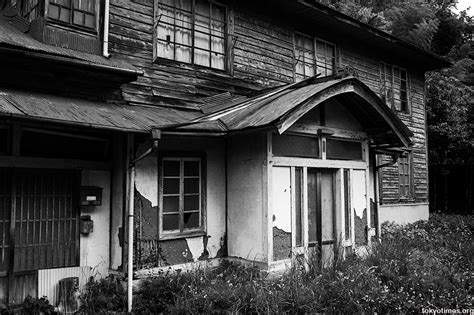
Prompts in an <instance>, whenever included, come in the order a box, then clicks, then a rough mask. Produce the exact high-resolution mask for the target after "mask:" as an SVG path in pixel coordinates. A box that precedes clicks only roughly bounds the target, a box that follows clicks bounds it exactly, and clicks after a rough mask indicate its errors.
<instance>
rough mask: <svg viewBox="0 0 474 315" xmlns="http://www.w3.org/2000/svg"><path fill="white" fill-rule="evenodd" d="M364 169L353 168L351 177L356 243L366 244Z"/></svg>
mask: <svg viewBox="0 0 474 315" xmlns="http://www.w3.org/2000/svg"><path fill="white" fill-rule="evenodd" d="M365 173H366V172H365V171H361V170H354V171H353V178H352V209H353V217H354V237H355V244H356V245H365V244H367V236H366V227H367V199H366V191H367V190H366V181H365V175H366V174H365Z"/></svg>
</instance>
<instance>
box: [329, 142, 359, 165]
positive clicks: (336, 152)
mask: <svg viewBox="0 0 474 315" xmlns="http://www.w3.org/2000/svg"><path fill="white" fill-rule="evenodd" d="M326 158H327V159H328V160H359V161H360V160H362V143H361V142H358V141H347V140H336V139H327V140H326Z"/></svg>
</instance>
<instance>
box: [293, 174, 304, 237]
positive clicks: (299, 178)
mask: <svg viewBox="0 0 474 315" xmlns="http://www.w3.org/2000/svg"><path fill="white" fill-rule="evenodd" d="M302 183H303V169H302V168H299V167H297V168H296V169H295V221H296V222H295V225H296V231H295V234H296V235H295V238H296V240H295V241H296V246H302V245H303V226H302V223H303V222H302V221H303V220H302V216H303V210H302V202H303V198H302V193H303V192H302Z"/></svg>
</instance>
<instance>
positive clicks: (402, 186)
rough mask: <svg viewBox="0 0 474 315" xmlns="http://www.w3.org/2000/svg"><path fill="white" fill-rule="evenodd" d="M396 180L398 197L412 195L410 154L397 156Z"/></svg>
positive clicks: (409, 196)
mask: <svg viewBox="0 0 474 315" xmlns="http://www.w3.org/2000/svg"><path fill="white" fill-rule="evenodd" d="M398 181H399V194H400V198H402V199H403V198H411V197H412V195H413V192H412V191H413V189H412V187H413V185H412V170H411V155H409V156H406V157H400V158H398Z"/></svg>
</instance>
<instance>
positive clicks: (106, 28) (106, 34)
mask: <svg viewBox="0 0 474 315" xmlns="http://www.w3.org/2000/svg"><path fill="white" fill-rule="evenodd" d="M109 9H110V0H105V8H104V43H103V45H102V55H103V56H104V57H105V58H109V57H110V54H109Z"/></svg>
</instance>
